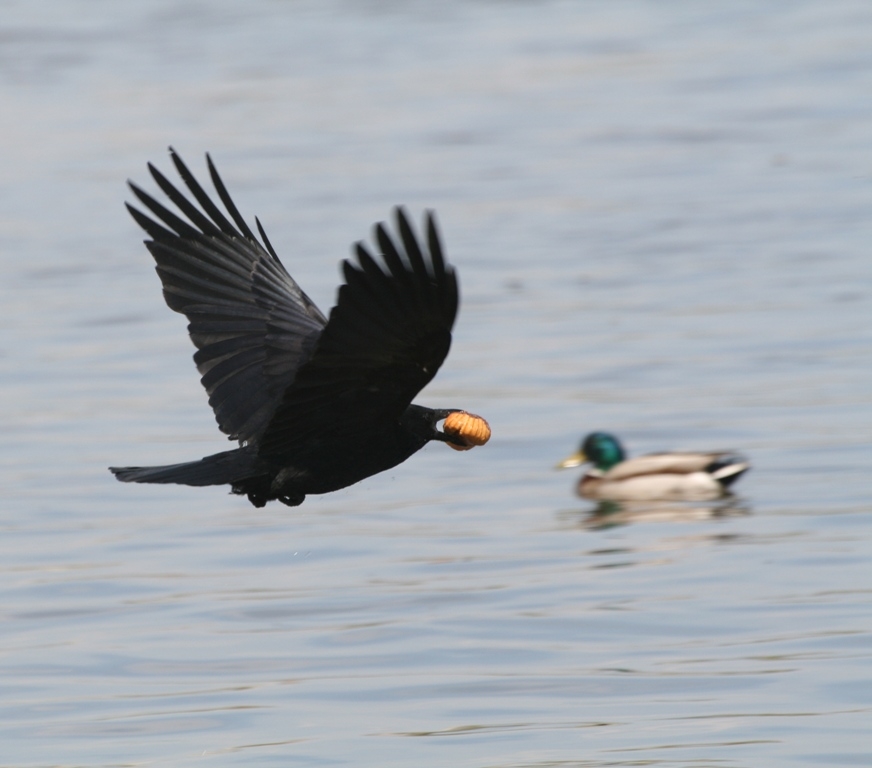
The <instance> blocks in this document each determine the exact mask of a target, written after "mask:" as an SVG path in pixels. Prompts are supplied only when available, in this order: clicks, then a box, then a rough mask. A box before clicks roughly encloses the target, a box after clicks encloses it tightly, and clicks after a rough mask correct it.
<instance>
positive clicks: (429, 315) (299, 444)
mask: <svg viewBox="0 0 872 768" xmlns="http://www.w3.org/2000/svg"><path fill="white" fill-rule="evenodd" d="M396 218H397V229H398V230H399V234H400V239H401V241H402V248H400V247H398V245H397V243H396V242H394V240H393V239H392V238H391V237H390V236H389V235H388V233H387V231H386V229H385V227H384V225H382V224H379V225H377V226H376V227H375V239H376V242H377V244H378V247H379V250H380V251H381V258H380V259H376V258H373V256H372V255H371V254H370V253H369V251H367V249H366V248H365V247H364V245H363V244H361V243H358V244H357V248H356V251H357V262H358V263H357V264H354V263H352V262H350V261H345V262H343V265H342V266H343V272H344V274H345V284H344V285H342V286H341V287H340V288H339V296H338V299H337V302H336V306H335V307H334V308H333V310H332V311H331V312H330V319H329V321H328V323H327V327H326V328H325V329H324V332H323V333H322V334H321V337H320V339H319V340H318V345H317V347H316V349H315V353H314V355H313V356H312V358H311V359H310V360H309V361H308V362H307V363H306V364H305V365H303V367H302V368H301V369H300V370H299V372H298V373H297V376H296V378H295V379H294V382H293V384H292V385H291V386H290V387H289V388H288V390H287V391H286V392H285V395H284V397H283V398H282V402H281V404H280V405H279V407H278V409H277V410H276V413H275V416H274V417H273V418H272V420H271V421H270V423H269V426H268V427H267V429H266V431H265V432H264V434H263V437H262V438H261V440H260V444H259V452H260V454H261V455H262V456H287V455H294V454H295V453H297V452H298V451H303V450H305V449H306V446H307V445H310V444H311V443H312V442H313V441H315V442H322V443H323V442H331V441H335V443H336V444H341V441H342V440H344V439H347V438H348V437H351V436H354V437H356V438H357V439H358V440H359V439H360V438H361V436H365V435H366V433H367V432H368V431H370V430H377V429H378V428H379V424H380V422H383V421H385V420H393V421H396V420H397V419H398V417H399V416H400V414H401V413H402V412H403V411H404V410H405V409H406V407H407V406H408V405H409V404H410V403H411V401H412V398H413V397H414V396H415V395H416V394H417V393H418V392H419V391H420V390H421V389H422V388H423V387H424V386H425V385H426V384H427V383H428V382H429V381H430V380H431V379H432V378H433V376H434V375H435V374H436V371H437V370H438V369H439V366H440V365H441V364H442V361H443V360H445V356H446V355H447V354H448V349H449V347H450V346H451V328H452V326H453V325H454V318H455V316H456V315H457V303H458V297H457V278H456V277H455V274H454V270H453V269H452V268H451V267H450V266H448V265H447V264H446V263H445V259H444V257H443V255H442V247H441V245H440V242H439V235H438V233H437V230H436V223H435V220H434V217H433V214H432V213H428V215H427V219H426V229H427V249H426V251H425V250H423V249H422V247H421V245H420V244H419V243H418V240H417V238H416V237H415V234H414V232H413V231H412V227H411V226H410V224H409V221H408V218H407V216H406V214H405V212H404V211H403V210H402V209H401V208H397V209H396Z"/></svg>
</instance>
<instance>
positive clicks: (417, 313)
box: [110, 148, 489, 507]
mask: <svg viewBox="0 0 872 768" xmlns="http://www.w3.org/2000/svg"><path fill="white" fill-rule="evenodd" d="M170 156H171V157H172V160H173V163H174V164H175V167H176V170H177V171H178V173H179V175H180V176H181V178H182V181H183V182H184V183H185V186H186V187H187V188H188V190H189V192H190V195H192V196H193V199H194V200H196V202H197V203H198V204H199V207H198V206H197V205H195V204H194V202H193V201H192V200H191V199H190V198H189V197H188V196H186V195H185V194H184V193H183V192H181V191H179V189H177V188H176V187H174V186H173V185H172V184H171V183H170V182H169V181H168V180H167V178H166V177H165V176H164V175H163V174H162V173H161V172H160V171H158V170H157V169H156V168H155V167H154V166H153V165H152V164H151V163H149V164H148V169H149V171H150V172H151V175H152V177H153V178H154V180H155V181H156V182H157V185H158V187H160V189H161V190H162V191H163V192H164V194H165V195H166V196H167V197H168V198H169V199H170V201H171V202H172V203H173V204H174V205H175V206H176V208H177V209H178V210H179V211H180V212H181V213H182V214H184V216H185V217H186V219H187V220H185V219H183V218H181V217H180V216H178V215H177V214H176V213H173V212H172V211H171V210H169V209H168V208H166V207H164V206H163V205H162V204H161V203H159V202H158V201H157V200H155V199H154V198H153V197H151V196H150V195H149V194H147V193H145V192H143V191H142V190H141V189H140V188H139V187H137V186H136V185H135V184H133V183H130V188H131V190H132V191H133V194H134V195H135V196H136V197H137V198H138V199H139V201H140V203H141V204H142V205H143V206H144V207H145V208H147V209H148V211H150V213H151V214H152V215H153V216H154V217H155V218H150V217H149V216H147V215H145V214H144V213H143V212H142V211H140V210H138V209H137V208H134V207H133V206H131V205H129V204H128V205H127V209H128V210H129V211H130V214H131V215H132V216H133V218H134V219H135V220H136V222H137V223H138V224H139V225H140V226H141V227H142V228H143V229H144V230H145V231H146V232H147V233H148V236H149V237H150V238H151V239H149V240H146V241H145V245H146V247H147V248H148V250H149V251H150V252H151V255H152V256H153V257H154V260H155V261H156V262H157V273H158V275H159V276H160V279H161V282H162V283H163V294H164V298H165V299H166V302H167V305H168V306H169V307H170V309H173V310H175V311H176V312H181V313H183V314H184V315H185V316H186V317H187V318H188V320H189V325H188V332H189V334H190V336H191V340H192V341H193V342H194V345H195V346H196V347H197V352H196V353H195V354H194V362H195V363H196V364H197V369H198V370H199V372H200V374H201V375H202V378H201V381H202V383H203V386H204V387H205V388H206V392H207V393H208V395H209V404H210V405H211V406H212V409H213V410H214V412H215V419H216V420H217V422H218V426H219V427H220V429H221V431H222V432H225V433H226V434H227V435H228V436H229V439H231V440H238V441H239V445H240V447H239V448H236V449H235V450H231V451H224V452H222V453H216V454H214V455H212V456H207V457H205V458H203V459H200V460H199V461H192V462H186V463H183V464H170V465H167V466H160V467H110V469H111V471H112V472H113V474H114V475H115V476H116V477H117V478H118V479H119V480H121V481H123V482H135V483H181V484H184V485H196V486H201V485H225V484H228V485H230V486H231V488H232V492H233V493H236V494H240V495H242V494H244V495H246V496H248V499H249V501H250V502H251V503H252V504H254V506H256V507H262V506H264V505H265V504H266V503H267V502H268V501H270V500H272V499H278V500H279V501H281V502H283V503H284V504H287V505H289V506H296V505H298V504H301V503H302V502H303V500H304V499H305V497H306V494H310V493H329V492H331V491H335V490H338V489H340V488H344V487H346V486H348V485H351V484H353V483H356V482H358V481H360V480H362V479H363V478H365V477H369V476H370V475H374V474H376V473H377V472H383V471H384V470H386V469H390V468H391V467H394V466H396V465H397V464H400V463H401V462H403V461H405V460H406V459H408V458H409V457H410V456H411V455H412V454H413V453H415V452H416V451H418V450H420V449H421V448H422V447H423V446H424V445H425V444H426V443H427V442H429V441H430V440H440V441H442V442H446V443H448V444H450V445H452V447H456V448H459V449H463V450H465V449H468V448H470V447H472V445H473V444H476V445H478V444H481V443H482V442H484V441H486V439H487V437H485V438H484V439H479V440H475V439H468V438H467V437H465V436H464V433H463V432H462V430H461V429H458V428H455V429H454V430H453V431H449V429H448V424H446V425H445V431H440V430H439V429H437V423H438V422H440V421H442V420H443V419H446V417H448V416H449V415H450V414H453V413H460V414H464V418H466V417H467V416H468V417H469V418H470V419H472V420H473V421H475V420H478V423H479V426H481V425H484V427H483V428H484V429H486V422H484V420H483V419H480V418H479V417H475V416H472V415H467V414H465V412H463V411H458V410H457V409H431V408H424V407H423V406H420V405H413V404H412V398H413V397H414V396H415V395H416V394H417V393H418V392H419V391H420V390H421V389H422V388H423V387H424V386H425V385H426V384H427V383H428V382H429V381H430V380H431V379H432V378H433V376H434V375H435V374H436V371H437V370H438V369H439V366H440V365H441V364H442V361H443V360H444V359H445V356H446V355H447V354H448V348H449V347H450V345H451V328H452V326H453V324H454V318H455V316H456V314H457V306H458V291H457V278H456V276H455V273H454V270H453V269H452V267H451V266H450V265H448V264H447V263H446V261H445V258H444V257H443V254H442V246H441V244H440V242H439V234H438V232H437V229H436V222H435V219H434V215H433V213H432V212H428V213H427V216H426V239H427V247H426V248H423V247H422V245H421V243H419V241H418V239H417V238H416V236H415V233H414V231H413V229H412V227H411V225H410V223H409V220H408V217H407V215H406V213H405V212H404V211H403V209H402V208H397V209H396V211H395V213H396V229H397V231H398V232H399V241H400V242H401V243H402V245H400V244H399V243H398V242H397V241H396V240H395V236H394V237H392V236H391V235H390V234H388V231H387V229H386V227H385V226H384V225H383V224H377V225H376V226H375V241H376V244H377V246H378V250H379V251H380V255H379V256H378V257H374V256H373V255H372V254H371V253H370V251H369V250H367V247H366V246H365V245H363V244H362V243H358V244H357V245H356V248H355V250H356V256H357V259H356V262H354V261H350V260H349V261H344V262H343V263H342V270H343V273H344V277H345V284H344V285H342V286H340V288H339V293H338V298H337V301H336V306H335V307H333V309H332V310H331V312H330V317H329V319H328V318H326V317H324V315H323V314H322V313H321V311H320V310H319V309H318V308H317V307H316V306H315V305H314V304H313V303H312V301H311V299H309V297H308V296H306V294H305V293H303V291H302V290H301V289H300V287H299V286H298V285H297V283H296V282H295V281H294V280H293V278H292V277H291V276H290V275H289V274H288V273H287V271H286V270H285V268H284V266H283V265H282V263H281V261H280V260H279V257H278V255H277V254H276V252H275V250H274V249H273V247H272V245H271V244H270V242H269V239H268V238H267V236H266V233H265V232H264V230H263V227H262V226H261V224H260V221H259V220H258V219H256V218H255V222H256V223H257V229H258V232H259V233H260V237H261V240H260V241H259V240H258V239H257V237H256V236H255V234H254V233H253V232H252V231H251V229H250V228H249V227H248V225H247V224H246V223H245V220H244V219H243V218H242V216H241V215H240V214H239V211H238V210H237V208H236V206H235V205H234V203H233V201H232V200H231V199H230V196H229V194H228V193H227V189H226V188H225V186H224V183H223V182H222V181H221V178H220V176H219V175H218V172H217V171H216V170H215V166H214V165H213V163H212V160H211V158H210V157H209V155H208V154H207V155H206V162H207V165H208V167H209V174H210V175H211V178H212V183H213V184H214V186H215V189H216V191H217V193H218V197H219V198H220V199H221V202H222V203H223V204H224V207H225V209H226V211H227V213H228V214H229V216H230V219H232V221H231V220H230V219H228V218H227V216H226V215H225V214H224V213H222V211H221V210H220V209H219V208H218V206H217V205H216V204H215V203H214V202H213V200H212V199H211V198H210V197H209V195H208V194H207V193H206V192H205V191H204V189H203V187H201V186H200V184H199V183H198V182H197V180H196V179H195V178H194V176H193V174H191V172H190V171H189V170H188V168H187V166H186V165H185V164H184V163H183V162H182V160H181V158H180V157H179V156H178V155H177V154H176V153H175V151H174V150H173V149H172V148H171V149H170ZM261 241H262V242H261ZM487 434H488V435H489V431H488V432H487Z"/></svg>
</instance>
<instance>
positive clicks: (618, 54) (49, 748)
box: [0, 0, 872, 768]
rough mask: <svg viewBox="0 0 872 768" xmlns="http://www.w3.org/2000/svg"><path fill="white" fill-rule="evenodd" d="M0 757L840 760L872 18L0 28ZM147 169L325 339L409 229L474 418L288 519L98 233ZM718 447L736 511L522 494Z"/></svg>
mask: <svg viewBox="0 0 872 768" xmlns="http://www.w3.org/2000/svg"><path fill="white" fill-rule="evenodd" d="M0 99H2V102H0V103H2V109H0V131H2V137H3V141H2V142H0V168H2V174H0V264H2V276H3V279H2V284H0V291H2V294H0V298H2V301H0V327H2V336H0V366H2V381H3V387H4V389H3V395H4V396H3V398H2V405H0V409H2V410H0V424H2V429H3V437H4V439H3V448H2V461H0V465H2V468H0V472H2V475H0V483H2V488H3V494H2V496H3V503H2V509H0V765H2V766H3V767H4V768H8V767H11V766H14V767H15V768H24V767H25V766H26V767H27V768H35V767H37V766H38V767H39V768H43V767H47V766H100V767H103V766H157V765H161V766H187V765H195V764H196V765H215V766H230V765H239V766H243V765H244V766H294V765H301V766H339V765H355V766H357V765H362V766H380V767H382V766H418V767H420V766H424V767H429V766H433V767H436V766H440V767H441V766H463V767H467V766H468V767H470V768H509V767H512V768H521V767H524V768H533V767H534V766H535V767H536V768H544V767H545V766H549V767H553V766H560V767H561V768H566V767H572V768H580V767H582V766H584V767H588V766H642V765H645V766H682V767H684V766H717V767H718V768H737V767H739V766H741V767H742V768H758V767H759V766H767V768H771V767H772V766H776V767H779V766H848V765H850V766H868V765H872V736H870V732H872V729H870V714H872V610H870V609H872V568H870V565H872V557H870V547H872V502H870V492H869V491H870V482H869V468H870V465H872V447H870V431H872V397H870V391H872V387H870V385H872V369H870V353H872V332H870V320H872V314H870V298H872V289H870V278H872V266H870V264H872V262H870V242H872V237H870V236H872V7H870V6H869V5H868V4H867V3H864V2H848V1H844V2H843V1H840V0H833V1H831V2H827V3H813V2H770V3H741V2H738V3H737V2H729V3H728V2H712V3H690V2H663V3H645V2H620V1H619V2H609V3H592V2H556V1H552V0H544V1H542V2H496V1H495V0H493V1H491V2H485V1H484V0H482V1H481V2H457V1H455V2H445V3H439V4H437V3H424V2H420V3H418V2H357V3H353V2H339V1H338V0H327V1H325V2H317V3H316V2H291V1H290V0H286V1H285V2H279V1H278V0H252V2H246V3H244V4H243V3H231V2H229V1H228V0H223V1H216V2H210V3H197V2H160V1H159V0H140V2H137V3H119V2H108V0H104V1H103V2H96V1H91V2H85V1H84V0H68V1H67V2H60V1H56V2H51V1H49V0H44V1H43V2H39V1H38V0H37V1H36V2H30V1H28V2H25V1H24V0H20V1H19V2H6V3H3V4H2V6H0ZM170 144H172V145H173V146H174V147H175V148H176V149H177V150H179V152H180V153H181V154H182V155H183V157H184V158H185V159H186V160H187V162H188V163H189V164H190V165H191V167H192V168H193V169H194V170H195V171H196V172H198V173H202V171H203V169H204V165H203V161H202V153H203V152H204V151H206V150H209V151H210V152H212V154H213V157H214V158H215V161H216V162H217V164H218V166H219V169H220V170H221V171H222V173H223V176H224V179H225V181H226V183H227V185H228V187H229V188H230V190H231V193H232V194H233V195H234V198H235V200H236V202H237V204H238V205H239V207H240V209H241V210H242V211H243V212H244V214H245V215H246V216H247V217H248V218H249V219H253V216H254V215H255V214H257V215H258V216H259V217H260V219H261V221H262V222H263V223H264V226H265V227H266V230H267V232H268V233H269V235H270V239H271V240H272V242H273V244H274V245H275V246H276V248H277V249H278V251H279V253H280V254H281V255H282V257H283V260H284V262H285V264H286V265H287V266H288V268H289V270H290V271H291V273H292V274H293V275H294V276H295V277H296V278H297V280H298V281H299V282H300V284H301V285H302V286H303V287H304V288H305V289H306V290H307V292H308V293H309V294H310V295H311V296H312V297H313V298H314V299H315V301H316V302H317V303H318V304H319V306H320V307H321V308H322V309H323V310H325V311H327V310H328V309H329V308H330V306H331V305H332V302H333V299H334V293H335V288H336V285H337V284H338V282H339V279H340V278H339V273H338V269H337V264H338V262H339V260H340V259H342V258H344V257H345V256H346V255H347V254H348V248H349V245H350V244H351V243H352V242H353V241H355V240H357V239H360V238H363V237H366V236H368V234H369V232H370V226H371V224H372V223H373V222H374V221H378V220H381V219H384V218H385V217H386V216H387V215H388V214H389V211H390V207H391V206H392V205H394V204H396V203H404V204H406V205H407V206H408V207H409V209H410V210H411V211H414V212H416V214H417V213H419V212H420V211H422V210H423V209H424V208H428V207H429V208H435V209H436V210H437V211H438V214H439V217H440V221H441V225H442V230H443V234H444V237H445V241H446V244H447V249H448V253H449V256H450V258H451V259H452V261H453V262H454V264H455V265H456V266H457V269H458V271H459V274H460V279H461V289H462V306H461V312H460V316H459V320H458V324H457V326H456V333H455V336H454V346H453V348H452V351H451V354H450V356H449V358H448V360H447V361H446V363H445V365H444V366H443V369H442V370H441V371H440V373H439V375H438V377H437V378H436V379H435V380H434V382H433V383H432V384H431V385H430V386H429V387H428V388H427V389H426V390H425V391H424V392H423V393H422V394H421V395H420V396H419V398H418V402H421V403H423V404H427V405H431V406H444V407H448V406H451V407H462V408H466V409H468V410H470V411H474V412H476V413H480V414H482V415H484V416H485V417H486V418H487V419H488V420H489V421H490V423H491V426H492V428H493V431H494V437H493V439H492V441H491V442H490V444H488V445H487V446H485V447H484V448H480V449H476V450H473V451H470V452H468V453H465V454H458V453H455V452H453V451H448V450H446V449H445V447H444V446H442V445H431V446H429V447H428V448H426V449H425V450H424V451H422V452H421V453H420V454H419V455H417V456H415V457H413V458H412V459H411V460H409V461H408V462H406V463H405V464H403V465H402V466H400V467H397V468H396V469H395V470H393V471H391V472H388V473H385V474H383V475H380V476H376V477H373V478H370V479H368V480H366V481H365V482H363V483H360V484H359V485H357V486H353V487H351V488H348V489H345V490H343V491H341V492H338V493H335V494H332V495H328V496H324V497H311V498H309V499H308V500H307V501H306V502H305V504H304V505H303V506H302V507H299V508H297V509H288V508H286V507H283V506H281V505H278V504H271V505H269V506H267V507H266V508H264V509H260V510H257V509H254V508H253V507H251V506H249V505H248V503H247V502H246V501H245V499H241V498H238V497H232V496H229V495H227V493H226V490H225V489H221V488H207V489H190V488H184V487H174V486H170V487H155V486H151V487H149V486H129V485H122V484H119V483H117V482H115V481H114V480H113V479H112V477H111V476H110V475H109V473H108V472H107V471H106V467H107V466H108V465H110V464H121V465H124V464H149V463H166V462H174V461H183V460H187V459H194V458H198V457H200V456H202V455H205V454H207V453H212V452H215V451H218V450H223V449H224V448H225V447H229V446H228V444H227V443H226V441H224V440H223V439H222V437H221V435H220V434H219V432H218V430H217V428H216V426H215V423H214V420H213V418H212V414H211V412H210V411H209V408H208V406H207V404H206V398H205V396H204V394H203V392H202V391H201V388H200V385H199V382H198V380H197V375H196V372H195V370H194V366H193V364H192V362H191V360H190V355H191V352H192V347H191V345H190V342H189V341H188V339H187V338H186V333H185V321H184V318H182V317H181V316H179V315H176V314H174V313H172V312H170V311H169V310H168V309H167V308H166V306H165V305H164V303H163V300H162V297H161V294H160V287H159V283H158V280H157V278H156V276H155V275H154V272H153V269H152V262H151V259H150V257H149V256H148V254H147V252H146V251H145V249H144V248H143V246H142V245H141V240H142V233H141V232H140V231H139V230H138V229H137V227H136V226H135V225H134V223H133V222H132V221H131V220H130V219H129V217H128V216H127V214H126V213H125V211H124V209H123V206H122V203H123V202H124V201H125V200H127V199H129V198H130V194H129V193H128V192H127V190H126V189H125V186H124V181H125V179H127V178H133V179H136V180H138V181H139V182H140V183H142V184H144V185H145V186H146V188H147V189H153V186H152V185H151V184H150V183H149V180H148V177H147V172H146V170H145V163H146V162H147V161H149V160H150V161H153V162H155V163H157V164H158V166H159V167H162V168H163V169H165V170H167V171H168V170H169V168H170V164H169V160H168V157H167V155H166V147H167V146H168V145H170ZM592 429H607V430H610V431H613V432H615V433H616V434H618V435H620V436H621V437H622V438H623V440H624V442H625V443H626V445H627V447H628V448H629V450H630V451H631V452H632V453H643V452H647V451H653V450H663V449H676V448H691V449H693V448H733V449H738V450H741V451H742V452H744V453H746V454H747V455H748V456H749V457H750V459H751V461H752V462H753V466H754V468H753V471H752V472H751V473H750V474H748V475H747V476H746V477H744V478H742V480H741V481H740V482H739V483H738V485H737V487H736V490H737V497H736V498H735V499H733V500H731V501H730V502H729V503H727V504H726V505H710V506H704V505H696V506H694V507H693V508H691V509H675V508H669V509H654V510H650V509H649V510H643V511H638V510H622V511H621V512H620V513H618V514H615V515H612V516H610V517H605V518H603V517H601V516H599V517H598V516H597V515H596V510H595V509H594V508H593V507H592V505H590V504H589V503H587V502H585V501H583V500H581V499H578V498H576V497H574V496H573V494H572V490H573V485H574V483H575V481H576V479H577V474H574V473H570V472H567V473H563V474H558V473H556V472H553V471H552V469H551V467H552V466H553V465H554V463H555V462H556V461H558V460H559V459H561V458H563V456H564V455H565V454H567V453H569V452H570V451H571V450H572V449H573V448H574V447H575V446H576V445H577V442H578V440H579V439H580V438H581V436H582V435H583V434H584V433H585V432H587V431H590V430H592Z"/></svg>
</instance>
